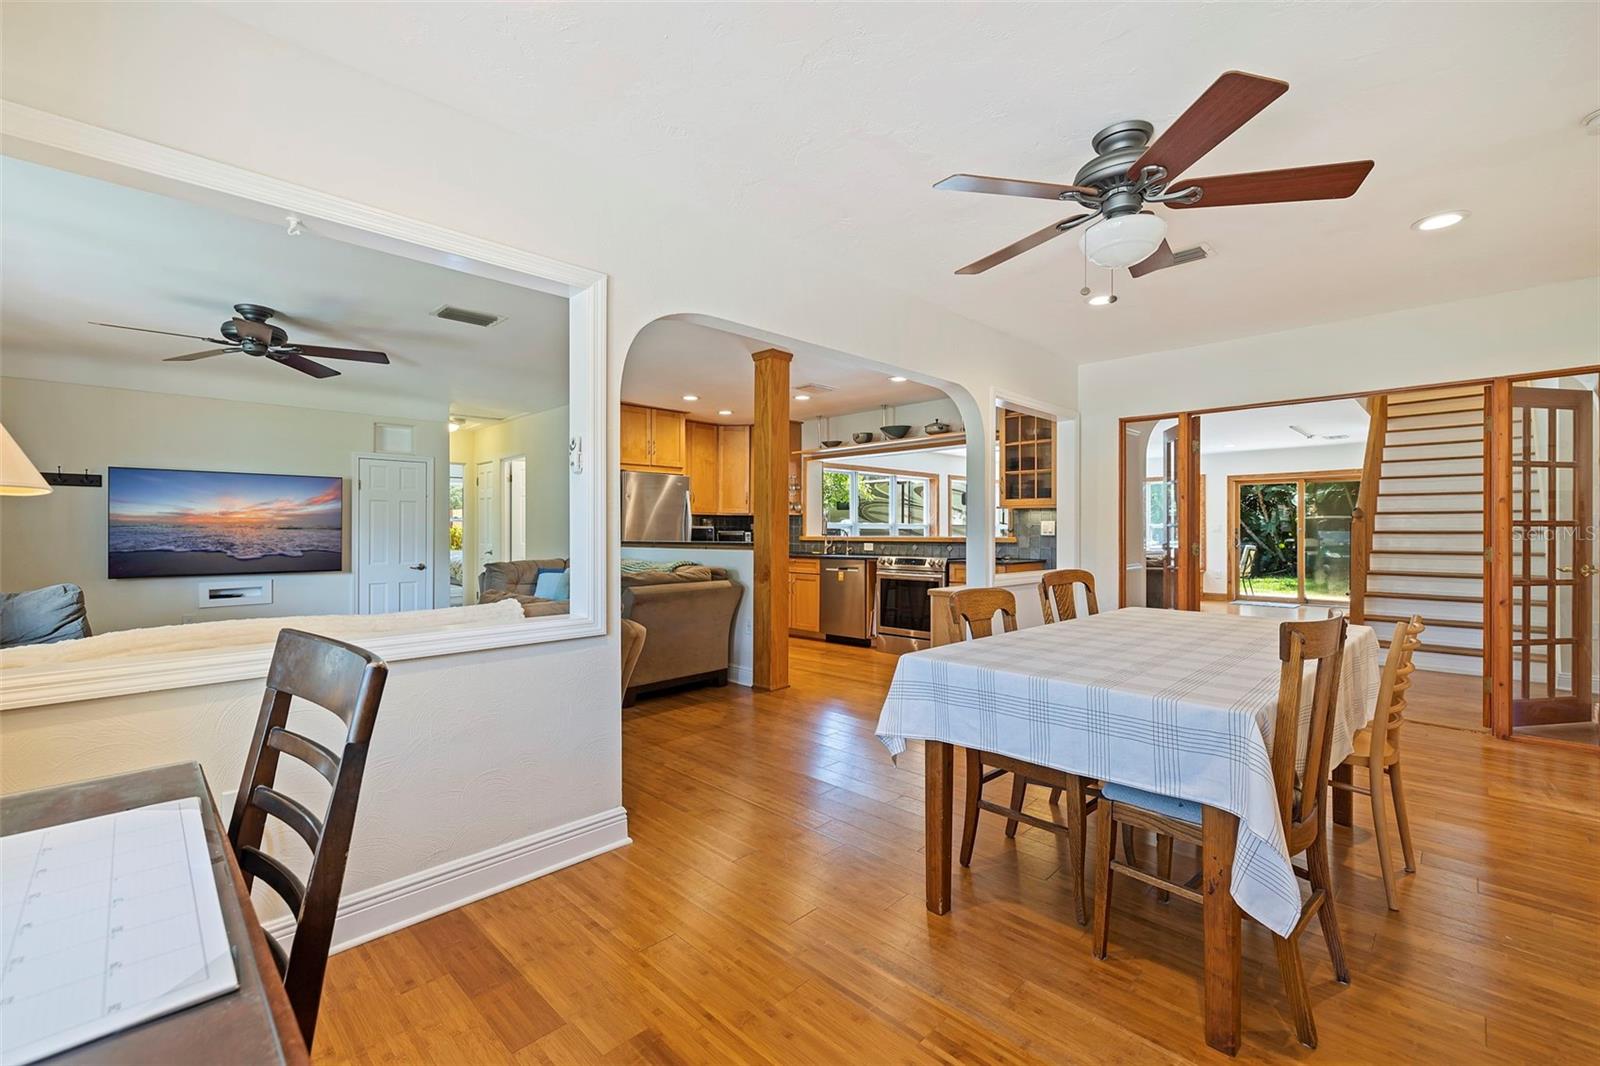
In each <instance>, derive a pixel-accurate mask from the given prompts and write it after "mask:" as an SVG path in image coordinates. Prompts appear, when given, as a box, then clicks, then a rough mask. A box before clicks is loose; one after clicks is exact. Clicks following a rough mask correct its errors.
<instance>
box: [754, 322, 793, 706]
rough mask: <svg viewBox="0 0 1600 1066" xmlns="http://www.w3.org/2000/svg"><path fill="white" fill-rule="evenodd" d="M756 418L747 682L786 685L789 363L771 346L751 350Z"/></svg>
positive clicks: (785, 355) (776, 686)
mask: <svg viewBox="0 0 1600 1066" xmlns="http://www.w3.org/2000/svg"><path fill="white" fill-rule="evenodd" d="M751 358H752V359H754V360H755V364H756V367H755V373H756V411H755V415H756V423H755V425H754V426H753V427H752V428H751V431H750V432H751V441H750V453H751V462H750V503H751V508H752V510H753V511H754V512H755V557H756V558H755V564H756V566H755V570H756V587H755V599H754V606H755V610H754V612H753V614H754V618H755V622H754V625H755V666H754V671H753V673H754V677H753V682H752V683H753V684H754V685H755V687H756V688H758V689H762V690H771V689H779V688H788V687H789V363H790V361H791V360H793V359H794V356H793V355H792V354H790V353H789V352H782V351H779V350H778V349H776V348H768V349H766V350H765V351H760V352H756V353H755V354H754V355H752V356H751Z"/></svg>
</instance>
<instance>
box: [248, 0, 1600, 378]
mask: <svg viewBox="0 0 1600 1066" xmlns="http://www.w3.org/2000/svg"><path fill="white" fill-rule="evenodd" d="M220 10H222V11H223V12H224V13H226V14H228V15H229V16H231V17H232V18H235V19H238V20H240V21H242V22H245V23H248V24H249V25H250V26H251V27H253V28H254V32H266V33H271V34H273V35H276V36H277V37H279V38H281V39H284V40H287V41H289V42H292V43H294V44H296V45H298V46H301V47H304V48H306V49H310V50H313V51H316V52H320V53H323V54H324V55H326V56H327V57H330V58H332V59H333V60H335V61H336V62H338V63H341V64H346V65H348V66H350V67H353V68H356V69H359V70H362V71H364V72H366V73H368V74H370V75H371V76H373V77H374V78H377V79H380V80H383V81H386V82H389V83H391V84H396V85H400V86H404V87H406V88H408V89H411V90H414V91H416V92H419V93H422V94H424V95H426V96H428V97H431V98H433V99H435V100H438V101H440V102H443V103H445V104H448V105H451V106H454V107H455V108H457V109H459V110H461V111H464V112H469V113H471V114H474V115H476V116H479V117H481V118H483V119H486V120H488V121H491V122H493V123H496V124H498V125H500V126H501V127H503V128H505V129H507V130H509V131H512V132H513V133H515V134H517V135H521V136H524V137H526V138H528V139H530V140H531V141H533V142H535V143H537V144H539V145H540V146H542V148H544V149H546V150H547V152H548V157H549V159H550V161H551V165H557V166H565V167H570V168H573V169H574V170H575V171H577V172H585V168H593V172H594V173H607V174H613V175H614V174H634V175H637V177H638V184H639V197H640V200H641V202H648V203H651V204H685V205H689V204H692V205H694V206H695V207H696V208H697V209H709V210H714V211H716V212H718V213H720V214H722V215H725V216H726V217H728V218H729V219H731V220H732V221H733V222H734V223H735V224H737V225H739V226H759V227H762V228H763V229H764V230H766V231H768V232H770V233H771V234H773V235H774V236H775V237H778V238H780V239H788V240H791V241H798V242H805V244H806V245H807V246H808V247H809V248H810V249H811V250H813V251H815V252H818V253H820V254H823V255H826V256H828V257H829V258H831V260H832V261H834V262H836V263H837V264H838V265H839V269H840V270H841V271H843V272H847V273H854V274H857V275H864V276H870V277H872V278H874V279H876V280H879V281H881V282H883V283H886V284H890V285H895V286H899V287H900V288H902V289H905V290H907V291H910V292H914V293H916V294H918V295H920V296H922V297H925V298H929V299H932V300H934V301H936V302H938V303H940V304H942V305H945V306H948V307H949V308H951V309H952V310H954V311H956V312H958V313H961V314H964V315H966V316H968V317H971V318H973V319H977V320H980V321H983V322H987V323H990V324H992V325H994V326H997V327H999V328H1001V329H1004V330H1007V331H1009V332H1011V333H1013V334H1015V335H1018V336H1022V337H1025V338H1028V339H1031V340H1034V341H1036V342H1038V343H1040V344H1043V345H1045V346H1047V347H1049V348H1050V349H1052V350H1054V351H1057V352H1060V353H1062V354H1063V355H1066V356H1068V357H1070V358H1072V359H1075V360H1080V361H1087V360H1095V359H1105V358H1112V357H1116V356H1120V355H1126V354H1129V353H1133V352H1139V351H1149V350H1158V349H1166V348H1174V347H1181V346H1186V345H1190V344H1196V343H1202V342H1209V341H1216V340H1221V339H1226V338H1228V337H1234V336H1242V335H1251V334H1259V333H1265V332H1270V331H1275V330H1281V329H1287V328H1292V327H1295V326H1300V325H1305V324H1309V323H1313V322H1322V321H1330V320H1335V319H1341V318H1348V317H1353V316H1358V315H1363V314H1372V313H1378V312H1382V311H1388V310H1393V309H1397V308H1401V307H1407V306H1416V305H1422V304H1429V303H1437V302H1442V301H1447V300H1457V299H1461V298H1464V297H1470V296H1472V295H1474V294H1482V293H1490V292H1498V291H1506V290H1511V289H1517V288H1524V287H1529V286H1533V285H1538V284H1541V283H1545V282H1551V281H1557V280H1563V279H1570V278H1574V277H1581V276H1588V275H1592V274H1595V273H1600V208H1597V196H1596V189H1597V187H1600V137H1595V136H1586V135H1585V134H1584V133H1583V132H1582V131H1581V130H1580V128H1579V120H1580V118H1581V117H1582V116H1583V115H1584V114H1585V113H1587V112H1589V111H1591V110H1593V109H1595V108H1596V107H1600V75H1597V66H1600V64H1597V49H1596V41H1597V39H1600V5H1596V4H1591V3H1572V4H1564V3H1515V4H1513V3H1504V4H1501V3H1478V4H1449V5H1443V4H1394V3H1360V4H1334V3H1327V4H1273V5H1265V4H1244V3H1238V4H1221V3H1209V4H1198V3H1197V4H1160V5H1156V4H1140V3H1116V4H1096V3H1075V4H1058V5H1029V4H987V5H955V4H948V5H932V4H929V5H922V6H919V7H917V8H916V9H915V11H914V12H912V11H911V10H909V9H908V8H907V7H906V6H904V5H895V4H861V5H848V6H836V5H825V4H824V5H798V4H796V5H778V4H766V5H753V4H703V5H681V4H656V5H635V4H583V5H567V4H560V5H531V4H530V5H515V6H513V5H500V4H461V5H457V4H428V3H418V4H407V5H387V6H384V7H382V9H381V10H379V9H377V8H375V7H374V6H371V5H365V4H345V3H321V4H298V5H284V4H275V3H274V4H255V3H246V4H228V5H224V6H222V7H221V8H220ZM1228 69H1242V70H1248V71H1253V72H1257V73H1261V74H1266V75H1271V76H1274V77H1278V78H1282V79H1285V80H1287V81H1288V82H1289V83H1290V85H1291V89H1290V91H1289V92H1288V93H1287V94H1286V95H1285V96H1284V97H1282V98H1281V99H1279V100H1278V101H1277V102H1276V103H1274V104H1273V105H1272V106H1270V107H1269V108H1268V109H1267V110H1266V111H1265V112H1263V113H1262V114H1261V115H1260V116H1258V117H1257V118H1256V119H1254V120H1253V121H1251V122H1250V123H1249V124H1247V125H1246V126H1245V127H1244V128H1243V129H1242V130H1240V131H1239V132H1238V133H1236V134H1235V135H1234V136H1233V137H1232V138H1231V139H1229V140H1228V141H1227V142H1225V143H1224V144H1223V145H1222V146H1220V147H1219V148H1217V149H1216V150H1214V151H1213V152H1212V153H1211V154H1210V155H1209V156H1208V157H1207V158H1205V159H1204V160H1202V161H1201V162H1200V163H1198V164H1197V165H1196V166H1195V167H1194V168H1193V169H1192V170H1191V172H1190V174H1191V176H1196V177H1198V176H1202V175H1204V174H1207V173H1229V172H1234V171H1242V170H1257V169H1266V168H1274V167H1284V166H1294V165H1301V164H1310V163H1323V162H1336V161H1343V160H1350V159H1365V158H1371V159H1374V160H1376V162H1377V166H1376V169H1375V170H1374V171H1373V173H1372V175H1371V177H1370V178H1369V179H1368V180H1367V182H1366V185H1365V187H1364V188H1363V189H1362V190H1361V191H1360V192H1359V193H1358V194H1357V195H1356V196H1355V198H1353V199H1351V200H1346V201H1337V202H1331V203H1318V204H1285V205H1271V206H1262V207H1239V208H1218V209H1215V210H1211V211H1207V210H1194V211H1189V212H1184V213H1179V212H1171V213H1170V214H1169V216H1168V217H1169V218H1170V220H1171V223H1172V233H1171V238H1172V241H1173V244H1174V246H1175V247H1183V246H1186V245H1189V244H1193V243H1197V242H1201V241H1204V242H1206V243H1207V244H1209V245H1210V246H1211V247H1212V248H1214V250H1215V252H1216V258H1215V259H1213V260H1210V261H1207V262H1203V263H1199V264H1194V265H1190V266H1186V267H1181V268H1177V269H1173V270H1168V271H1163V272H1161V273H1158V274H1155V275H1152V276H1150V277H1147V278H1145V279H1142V280H1140V281H1129V280H1128V279H1127V278H1126V276H1122V277H1119V278H1118V279H1117V284H1118V289H1119V292H1120V293H1121V294H1122V299H1121V301H1120V302H1119V303H1117V304H1116V305H1115V306H1113V307H1109V308H1089V307H1086V306H1085V305H1083V303H1082V302H1081V301H1080V300H1079V298H1078V296H1077V289H1078V287H1079V286H1080V284H1081V283H1082V281H1081V272H1082V262H1081V258H1080V257H1079V256H1078V254H1077V251H1076V246H1075V242H1074V240H1073V239H1072V238H1062V239H1059V240H1057V241H1055V242H1052V243H1051V244H1049V245H1047V246H1045V247H1044V248H1041V249H1038V250H1036V251H1033V252H1030V253H1028V254H1027V255H1025V256H1023V257H1021V258H1020V259H1018V260H1015V261H1013V262H1012V263H1009V264H1007V265H1005V266H1002V267H1000V268H997V269H995V270H993V271H991V272H990V273H988V274H985V275H982V276H980V277H954V276H952V274H951V271H952V270H953V269H954V268H955V267H957V266H959V265H961V264H963V263H965V262H967V261H969V260H971V259H973V258H976V257H977V256H979V255H981V254H984V253H987V252H989V251H992V250H993V249H995V248H998V247H1000V246H1001V245H1004V244H1007V243H1009V242H1010V241H1012V240H1014V239H1016V238H1018V237H1020V236H1022V235H1024V234H1026V233H1029V232H1031V231H1033V230H1035V229H1037V228H1039V227H1040V226H1042V225H1044V224H1045V223H1047V222H1049V221H1052V220H1054V219H1056V218H1060V217H1064V215H1065V214H1067V213H1068V212H1066V211H1063V209H1062V207H1061V206H1059V205H1055V204H1051V203H1048V202H1044V201H1037V200H1022V199H1010V198H1003V197H995V196H977V195H970V194H960V193H948V192H935V191H933V190H932V189H931V188H930V186H931V185H932V183H933V182H935V181H937V180H938V179H940V178H942V177H944V176H945V175H947V174H950V173H952V172H954V171H972V172H977V173H988V174H998V175H1004V176H1009V177H1022V178H1035V179H1047V180H1058V181H1059V180H1070V178H1071V176H1072V175H1073V173H1074V171H1075V170H1076V169H1077V167H1078V166H1079V165H1080V164H1081V163H1083V162H1084V161H1085V160H1086V159H1087V158H1088V157H1089V156H1090V154H1091V151H1090V147H1089V138H1090V137H1091V135H1092V134H1093V133H1094V132H1095V131H1096V130H1097V129H1099V128H1100V127H1102V126H1105V125H1107V124H1108V123H1110V122H1113V121H1116V120H1119V119H1124V118H1147V119H1149V120H1151V121H1153V122H1155V123H1156V124H1157V126H1158V128H1159V127H1162V126H1164V125H1166V124H1167V123H1170V122H1171V121H1172V120H1173V118H1174V117H1176V116H1177V115H1178V114H1179V113H1180V112H1181V111H1182V110H1183V109H1184V108H1185V107H1186V106H1187V105H1188V104H1189V103H1190V102H1191V101H1192V100H1193V99H1194V98H1195V97H1196V96H1197V95H1198V94H1199V93H1200V92H1201V91H1202V90H1203V89H1204V88H1205V87H1206V86H1207V85H1208V84H1210V82H1211V81H1212V80H1213V79H1215V78H1216V77H1217V75H1218V74H1219V73H1221V72H1222V71H1224V70H1228ZM1446 208H1465V209H1467V210H1470V211H1471V212H1472V218H1471V220H1470V221H1469V222H1468V223H1467V224H1465V225H1463V226H1460V227H1458V228H1456V229H1454V230H1449V231H1444V232H1440V233H1434V234H1419V233H1415V232H1413V231H1411V230H1410V229H1409V224H1410V223H1411V222H1412V221H1413V220H1415V219H1417V218H1419V217H1421V216H1423V215H1426V214H1429V213H1432V212H1435V211H1439V210H1442V209H1446ZM594 265H595V266H598V267H600V268H602V269H603V268H604V267H605V264H604V263H596V264H594ZM1292 357H1293V353H1292V352H1286V353H1285V358H1292Z"/></svg>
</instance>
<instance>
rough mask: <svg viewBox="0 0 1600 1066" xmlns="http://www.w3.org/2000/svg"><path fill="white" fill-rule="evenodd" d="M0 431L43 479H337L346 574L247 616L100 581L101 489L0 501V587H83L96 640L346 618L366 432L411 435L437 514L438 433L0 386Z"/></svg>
mask: <svg viewBox="0 0 1600 1066" xmlns="http://www.w3.org/2000/svg"><path fill="white" fill-rule="evenodd" d="M0 422H4V424H5V426H6V428H7V429H8V430H10V432H11V435H12V436H13V437H15V438H16V439H17V443H18V444H20V445H21V446H22V449H23V451H24V452H26V453H27V455H28V457H29V458H30V459H32V460H33V462H34V463H35V464H36V465H37V466H39V467H40V469H44V470H54V469H55V468H56V466H58V465H59V466H60V467H61V469H62V470H64V471H69V472H81V471H83V470H88V471H90V472H91V473H96V474H100V475H102V476H104V475H105V473H106V468H107V467H111V466H148V467H159V468H166V469H176V470H224V471H242V472H254V473H271V474H320V475H325V476H330V477H332V476H340V477H343V478H344V479H345V535H344V542H345V569H344V571H343V572H341V573H329V574H273V575H270V577H271V580H272V595H273V602H272V603H271V604H266V605H262V606H258V607H206V608H200V607H198V606H197V605H196V588H197V585H198V582H199V580H200V579H198V578H192V577H191V578H183V577H170V578H156V577H149V578H123V579H119V580H115V581H113V580H110V579H108V578H107V577H106V488H105V486H104V485H102V487H100V488H98V489H80V488H58V489H56V490H55V491H54V492H52V493H51V494H50V495H48V496H37V497H5V498H0V588H3V589H4V590H5V591H7V592H19V591H22V590H24V589H30V588H38V587H40V586H42V585H50V584H55V583H57V582H62V581H67V582H72V583H74V584H77V585H81V586H83V590H84V598H85V600H86V602H87V604H88V608H89V624H90V626H91V627H92V628H93V629H94V631H95V632H97V633H104V632H110V631H112V630H118V629H132V628H136V627H139V626H160V625H177V624H178V623H180V622H185V621H207V622H209V621H217V620H220V619H223V618H245V617H276V616H282V615H300V614H346V613H349V612H350V611H352V610H353V609H354V606H355V599H354V597H355V584H354V577H353V575H352V573H351V570H350V566H351V561H352V559H353V555H352V553H351V551H350V514H351V510H352V508H353V507H354V506H355V491H354V482H353V477H354V458H353V457H354V456H355V455H356V453H358V452H371V451H373V438H374V432H373V426H374V424H375V423H377V422H390V423H395V422H399V423H405V424H409V425H412V426H413V433H414V441H415V446H416V452H415V454H417V455H420V456H431V457H432V458H433V461H434V488H433V496H434V501H435V505H436V508H437V511H438V513H439V514H440V515H441V516H442V515H443V513H444V510H445V506H446V489H447V484H446V478H447V476H448V470H447V469H446V464H445V452H446V441H445V436H446V433H447V431H446V429H445V425H444V422H443V420H442V418H441V420H440V421H438V422H410V421H409V420H407V419H393V418H384V417H374V416H372V415H362V414H351V413H348V412H343V411H319V410H311V409H307V408H303V407H280V406H277V405H274V404H257V403H240V402H237V401H231V400H213V399H206V398H202V397H195V396H169V395H165V394H162V393H153V392H135V391H132V390H129V389H108V388H98V387H95V386H92V385H66V384H62V383H59V382H48V381H31V380H27V379H23V378H4V379H0ZM434 529H435V530H436V532H437V534H438V540H439V543H437V544H436V545H435V546H434V551H433V560H432V564H431V565H432V567H433V571H434V575H435V578H434V581H435V589H434V596H435V602H436V603H437V604H439V605H440V606H444V605H446V603H447V594H448V582H449V566H448V543H449V542H448V540H447V539H446V534H447V533H448V529H447V528H446V523H445V522H444V521H443V520H442V519H440V520H438V521H436V522H435V523H434Z"/></svg>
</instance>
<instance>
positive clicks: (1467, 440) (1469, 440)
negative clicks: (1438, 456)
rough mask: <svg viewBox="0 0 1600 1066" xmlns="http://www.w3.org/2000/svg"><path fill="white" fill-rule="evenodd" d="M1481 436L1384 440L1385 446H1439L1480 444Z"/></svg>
mask: <svg viewBox="0 0 1600 1066" xmlns="http://www.w3.org/2000/svg"><path fill="white" fill-rule="evenodd" d="M1482 443H1483V438H1482V437H1455V438H1453V439H1451V440H1403V441H1399V442H1397V443H1394V444H1389V443H1388V442H1387V441H1386V442H1384V447H1385V448H1440V447H1443V446H1444V445H1446V444H1482Z"/></svg>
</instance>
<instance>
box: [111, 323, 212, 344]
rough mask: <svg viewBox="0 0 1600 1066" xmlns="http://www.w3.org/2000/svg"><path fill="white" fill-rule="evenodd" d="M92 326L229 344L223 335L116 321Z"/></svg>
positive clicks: (208, 342)
mask: <svg viewBox="0 0 1600 1066" xmlns="http://www.w3.org/2000/svg"><path fill="white" fill-rule="evenodd" d="M89 325H91V326H106V327H109V328H110V329H130V330H132V331H133V332H135V333H159V334H161V336H163V337H182V338H183V339H184V340H190V341H205V342H206V343H207V344H227V343H228V342H227V341H225V340H223V339H222V338H221V337H197V336H195V335H194V334H193V333H169V332H168V331H166V330H164V329H145V328H144V327H143V326H119V325H117V324H116V323H115V322H91V323H89Z"/></svg>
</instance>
